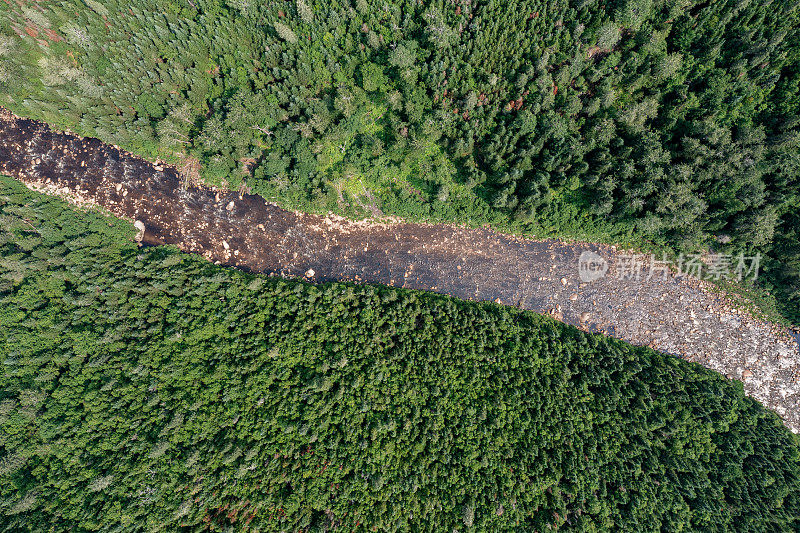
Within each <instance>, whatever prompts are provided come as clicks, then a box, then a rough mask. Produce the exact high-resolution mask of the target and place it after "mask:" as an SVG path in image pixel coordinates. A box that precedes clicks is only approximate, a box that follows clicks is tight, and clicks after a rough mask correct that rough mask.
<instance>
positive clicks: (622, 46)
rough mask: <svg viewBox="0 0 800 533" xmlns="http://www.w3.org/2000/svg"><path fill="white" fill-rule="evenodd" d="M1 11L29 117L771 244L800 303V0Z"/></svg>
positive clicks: (168, 3)
mask: <svg viewBox="0 0 800 533" xmlns="http://www.w3.org/2000/svg"><path fill="white" fill-rule="evenodd" d="M0 15H2V17H0V104H3V105H8V106H9V107H11V108H12V109H13V110H15V111H17V112H19V113H21V114H23V115H27V116H32V117H34V118H41V119H44V120H46V121H48V122H52V123H55V124H56V125H59V126H62V127H67V128H69V129H71V130H73V131H76V132H78V133H81V134H87V135H92V136H97V137H99V138H101V139H102V140H105V141H110V142H113V143H115V144H118V145H121V146H123V147H125V148H128V149H130V150H132V151H134V152H136V153H140V154H143V155H146V156H150V157H156V156H158V157H162V158H166V159H168V160H171V161H180V160H181V159H183V158H186V157H188V156H192V157H197V158H198V159H199V160H200V161H201V162H202V164H203V169H204V170H203V173H204V176H205V178H206V179H207V180H209V181H212V182H221V181H223V180H224V181H225V182H227V183H228V185H230V186H232V187H234V188H235V187H237V186H238V185H239V184H240V182H241V181H242V180H243V179H246V180H247V183H248V185H249V186H250V187H251V189H252V190H253V191H255V192H258V193H261V194H263V195H264V196H267V197H270V198H275V199H278V200H280V201H282V202H283V203H285V204H287V205H290V206H293V207H302V208H306V209H317V210H319V209H333V210H337V211H340V212H344V213H346V214H358V213H364V212H370V209H371V208H373V210H374V207H376V206H377V207H379V208H380V209H382V210H383V211H384V212H387V213H391V214H400V215H404V216H409V217H414V218H436V219H448V220H456V221H460V222H472V223H483V222H492V223H496V224H501V225H512V226H513V227H515V229H518V230H521V231H534V232H536V233H538V234H540V235H541V234H543V233H545V232H566V233H573V234H575V233H582V232H586V231H589V230H587V228H586V227H587V226H589V227H594V226H597V227H600V228H603V229H602V230H600V231H601V232H607V233H608V236H609V237H610V238H614V236H617V237H618V238H623V237H622V236H625V235H627V234H630V233H633V234H634V235H636V236H637V237H638V238H639V239H645V240H647V241H652V242H654V243H657V244H664V245H669V246H672V247H677V248H681V249H689V248H694V247H697V246H714V247H716V248H720V249H722V250H723V251H724V250H726V249H731V250H734V249H735V251H737V252H738V251H741V250H742V249H743V248H749V249H750V250H751V251H756V250H757V251H759V252H761V253H762V254H765V253H767V252H770V253H771V255H770V257H771V259H770V260H769V261H768V262H767V270H768V272H767V274H768V276H767V278H765V279H768V284H767V286H769V285H770V284H772V285H774V286H775V288H776V289H777V290H780V291H782V301H783V302H784V305H785V307H786V312H787V314H788V315H791V314H792V313H795V314H796V313H800V252H799V251H798V245H797V242H798V241H797V235H796V233H795V231H796V229H795V228H796V227H797V224H796V221H797V218H798V216H800V214H798V208H797V206H798V205H800V197H799V196H798V191H799V190H800V119H798V117H800V68H799V67H798V66H799V65H800V9H798V7H797V2H794V1H791V0H775V1H771V2H758V1H742V0H719V1H713V2H709V1H707V0H680V1H676V0H619V1H614V2H605V3H601V2H597V1H593V0H569V1H568V0H558V1H554V2H545V1H543V0H512V1H502V2H500V1H487V0H480V1H464V0H459V1H454V2H441V1H438V0H437V1H430V0H425V1H418V0H413V1H412V0H391V1H389V0H380V1H377V0H376V1H367V0H357V1H355V2H351V1H349V0H336V1H324V2H323V1H319V0H317V1H312V0H302V1H297V0H285V1H278V0H271V1H268V2H257V1H255V0H195V1H192V2H174V1H172V0H142V1H138V2H130V1H129V0H110V1H103V2H100V1H99V0H91V1H88V0H87V1H86V2H84V0H63V1H61V2H58V3H56V2H37V3H35V4H31V6H30V7H27V8H21V7H19V4H18V3H15V2H6V3H0ZM354 179H355V180H356V181H359V180H360V181H361V182H362V183H363V186H362V187H359V188H358V189H357V191H353V190H348V189H347V188H346V187H344V186H343V185H342V184H343V183H346V182H350V181H353V180H354ZM609 223H610V224H611V226H610V227H608V224H609ZM722 243H728V244H727V245H724V244H722ZM796 318H800V317H796Z"/></svg>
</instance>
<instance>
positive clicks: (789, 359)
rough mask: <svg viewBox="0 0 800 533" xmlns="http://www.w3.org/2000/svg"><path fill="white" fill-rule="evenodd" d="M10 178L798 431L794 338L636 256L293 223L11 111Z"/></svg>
mask: <svg viewBox="0 0 800 533" xmlns="http://www.w3.org/2000/svg"><path fill="white" fill-rule="evenodd" d="M0 172H2V173H4V174H8V175H10V176H13V177H15V178H17V179H18V180H20V181H22V182H24V183H25V184H26V185H27V186H28V187H30V188H32V189H35V190H40V191H42V192H46V193H51V194H58V195H61V196H63V197H66V198H68V199H70V200H71V201H73V202H75V203H77V204H79V205H91V206H98V207H101V208H103V209H105V210H107V211H109V212H111V213H113V214H114V215H116V216H119V217H123V218H127V219H129V220H131V221H134V222H135V224H136V226H137V227H138V228H139V229H140V239H141V241H142V242H143V243H146V244H174V245H176V246H178V247H179V248H180V249H182V250H184V251H186V252H190V253H196V254H200V255H202V256H204V257H206V258H207V259H209V260H211V261H214V262H216V263H219V264H222V265H228V266H234V267H238V268H242V269H245V270H249V271H254V272H264V273H268V274H271V275H277V276H285V277H304V278H306V279H308V280H311V281H334V280H335V281H355V282H360V283H380V284H385V285H392V286H396V287H406V288H411V289H423V290H430V291H436V292H440V293H444V294H449V295H451V296H455V297H458V298H463V299H472V300H490V301H495V302H498V303H501V304H506V305H513V306H517V307H520V308H523V309H529V310H532V311H536V312H540V313H547V314H550V315H551V316H553V317H554V318H556V319H558V320H561V321H563V322H566V323H568V324H572V325H574V326H577V327H580V328H582V329H584V330H587V331H592V332H599V333H604V334H607V335H611V336H614V337H617V338H620V339H623V340H626V341H628V342H631V343H633V344H636V345H644V346H650V347H652V348H654V349H657V350H661V351H664V352H668V353H671V354H675V355H677V356H679V357H682V358H684V359H686V360H689V361H694V362H697V363H700V364H702V365H704V366H706V367H708V368H711V369H713V370H716V371H718V372H721V373H723V374H725V375H726V376H728V377H729V378H731V379H736V380H741V381H742V382H743V384H744V389H745V391H746V392H747V393H748V394H749V395H750V396H752V397H753V398H756V399H757V400H759V401H761V402H762V403H763V404H764V405H766V406H767V407H769V408H771V409H773V410H775V411H776V412H777V413H778V414H779V415H780V416H781V417H782V418H783V420H784V421H785V423H786V425H787V426H788V427H789V428H791V429H792V431H795V432H800V350H798V341H797V340H796V339H795V338H794V337H793V336H792V332H790V331H788V330H786V329H785V328H782V327H780V326H777V325H775V324H771V323H769V322H765V321H763V320H760V319H757V318H754V317H753V316H751V315H750V314H749V313H747V312H746V311H743V310H740V309H737V308H736V307H735V306H733V305H732V304H731V303H730V302H729V300H728V299H727V298H726V297H725V296H724V295H722V294H720V293H719V292H718V291H714V290H712V286H711V285H710V284H709V283H708V282H706V281H701V280H698V279H696V278H694V277H692V276H686V275H684V276H679V275H677V274H676V272H674V271H662V270H651V268H652V267H653V266H654V264H653V263H652V261H651V260H650V259H651V258H634V257H633V256H632V255H631V254H632V252H630V251H623V250H617V249H615V248H614V247H609V246H605V245H594V244H587V243H575V242H571V243H567V242H562V241H556V240H534V239H528V238H522V237H517V236H512V235H505V234H500V233H497V232H495V231H492V230H490V229H475V228H464V227H459V226H454V225H442V224H439V225H433V224H411V223H405V222H402V221H397V220H383V221H350V220H346V219H343V218H341V217H337V216H333V215H329V216H320V215H313V214H303V213H297V212H292V211H287V210H285V209H281V208H280V207H278V206H276V205H274V204H270V203H268V202H266V201H265V200H264V199H263V198H261V197H259V196H255V195H248V194H238V193H234V192H229V191H223V190H216V189H213V188H206V187H189V188H187V187H184V186H183V184H182V180H181V178H180V176H179V175H178V173H177V172H176V171H175V170H174V169H172V168H170V167H164V166H158V165H154V164H151V163H149V162H147V161H144V160H142V159H140V158H138V157H135V156H133V155H131V154H129V153H127V152H124V151H122V150H120V149H118V148H116V147H113V146H109V145H105V144H103V143H102V142H100V141H98V140H96V139H84V138H80V137H77V136H74V135H71V134H67V133H59V132H55V131H52V130H51V129H50V128H48V127H47V126H46V125H44V124H41V123H37V122H34V121H31V120H26V119H21V118H18V117H15V116H13V115H11V114H10V113H8V112H5V111H4V110H2V109H0ZM580 265H582V266H583V270H580V268H579V266H580ZM640 269H641V270H640Z"/></svg>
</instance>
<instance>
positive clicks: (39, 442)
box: [0, 177, 800, 532]
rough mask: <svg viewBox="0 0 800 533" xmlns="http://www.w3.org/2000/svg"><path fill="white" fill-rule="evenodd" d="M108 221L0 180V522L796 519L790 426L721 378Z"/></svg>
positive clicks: (142, 526) (655, 525)
mask: <svg viewBox="0 0 800 533" xmlns="http://www.w3.org/2000/svg"><path fill="white" fill-rule="evenodd" d="M134 233H135V230H134V229H133V227H132V226H131V225H130V224H129V223H127V222H124V221H121V220H118V219H113V218H110V217H107V216H104V215H102V214H100V213H98V212H96V211H75V210H73V209H72V208H71V207H70V206H68V205H67V204H65V203H64V202H63V201H61V200H58V199H55V198H52V197H47V196H44V195H40V194H37V193H32V192H30V191H28V190H27V189H26V188H25V187H24V186H23V185H21V184H20V183H18V182H16V181H14V180H12V179H10V178H4V177H0V353H2V363H3V364H2V365H0V530H2V531H67V530H69V531H95V530H100V529H102V530H106V531H108V530H116V531H120V530H122V531H240V530H244V529H248V530H258V531H306V532H310V531H399V530H415V531H445V530H446V531H500V530H509V531H546V530H555V529H561V528H564V529H574V530H579V531H609V530H614V531H695V530H709V531H711V530H714V531H728V530H740V531H796V530H798V528H800V438H798V436H796V435H794V434H792V433H791V432H790V431H789V430H788V429H787V428H786V427H784V426H783V425H782V423H781V421H780V419H779V418H778V416H777V415H776V414H775V413H773V412H771V411H767V410H766V409H764V408H763V407H762V406H761V405H760V404H758V403H757V402H755V401H754V400H752V399H750V398H747V397H746V396H745V395H744V393H743V390H742V386H741V384H740V383H739V382H737V381H731V380H728V379H726V378H725V377H723V376H721V375H720V374H717V373H715V372H712V371H710V370H707V369H704V368H702V367H701V366H699V365H697V364H694V363H688V362H686V361H683V360H680V359H678V358H675V357H673V356H670V355H667V354H663V353H659V352H655V351H653V350H650V349H648V348H638V347H633V346H631V345H628V344H625V343H623V342H621V341H618V340H615V339H612V338H608V337H604V336H600V335H593V334H588V333H584V332H582V331H580V330H578V329H576V328H573V327H569V326H566V325H564V324H561V323H559V322H556V321H555V320H553V319H551V318H550V317H547V316H543V315H538V314H534V313H530V312H524V311H520V310H517V309H514V308H510V307H503V306H499V305H496V304H493V303H477V302H465V301H459V300H455V299H452V298H449V297H445V296H440V295H435V294H433V293H424V292H418V291H409V290H403V289H395V288H390V287H378V286H365V285H353V284H342V283H328V284H320V285H313V284H309V283H305V282H302V281H294V280H282V279H278V278H269V277H266V276H260V275H253V274H247V273H244V272H240V271H237V270H234V269H226V268H223V267H220V266H217V265H214V264H212V263H210V262H207V261H205V260H203V259H202V258H199V257H195V256H192V255H187V254H182V253H180V252H178V251H177V250H175V249H174V248H171V247H144V248H140V247H137V245H136V244H135V243H134V242H133V235H134Z"/></svg>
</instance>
